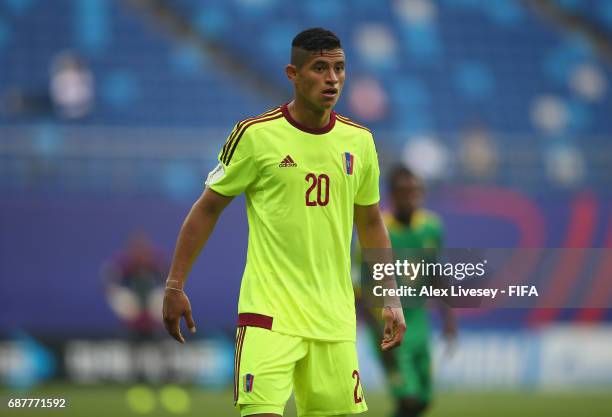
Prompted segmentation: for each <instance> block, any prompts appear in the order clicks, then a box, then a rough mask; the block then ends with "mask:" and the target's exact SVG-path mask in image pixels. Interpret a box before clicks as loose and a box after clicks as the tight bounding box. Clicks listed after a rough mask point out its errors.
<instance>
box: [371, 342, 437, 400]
mask: <svg viewBox="0 0 612 417" xmlns="http://www.w3.org/2000/svg"><path fill="white" fill-rule="evenodd" d="M389 354H390V355H392V356H393V360H391V361H389V360H384V361H383V363H384V364H385V370H386V372H387V377H388V379H389V385H390V387H391V393H392V394H393V396H394V397H398V398H406V397H408V398H418V399H419V400H421V401H423V402H424V403H428V402H429V401H430V400H431V392H432V387H431V386H432V377H431V354H430V351H429V346H428V344H427V343H426V342H423V343H419V344H416V345H411V343H410V342H408V343H402V344H401V345H400V346H398V347H397V348H396V349H394V350H393V351H391V352H389Z"/></svg>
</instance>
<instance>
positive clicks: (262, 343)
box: [163, 28, 406, 416]
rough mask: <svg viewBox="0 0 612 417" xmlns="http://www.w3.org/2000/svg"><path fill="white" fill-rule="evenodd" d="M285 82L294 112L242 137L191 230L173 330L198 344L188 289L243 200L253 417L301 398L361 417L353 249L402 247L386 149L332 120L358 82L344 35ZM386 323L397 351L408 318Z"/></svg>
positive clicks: (184, 234)
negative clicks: (385, 169)
mask: <svg viewBox="0 0 612 417" xmlns="http://www.w3.org/2000/svg"><path fill="white" fill-rule="evenodd" d="M285 72H286V74H287V77H288V78H289V80H290V81H291V83H292V84H293V87H294V98H293V100H292V101H291V102H290V103H288V104H284V105H282V106H280V107H277V108H274V109H272V110H269V111H267V112H265V113H263V114H261V115H260V116H257V117H251V118H248V119H245V120H243V121H241V122H239V123H237V124H236V126H235V127H234V129H233V131H232V133H231V134H230V136H229V137H228V139H227V141H226V142H225V145H224V146H223V149H222V150H221V152H220V153H219V165H217V167H216V168H215V169H214V170H213V171H211V173H210V174H209V175H208V178H207V180H206V186H207V187H206V189H205V191H204V193H203V194H202V196H201V197H200V198H199V199H198V200H197V201H196V203H195V204H194V205H193V207H192V209H191V211H190V212H189V214H188V216H187V218H186V220H185V222H184V224H183V226H182V228H181V231H180V234H179V237H178V241H177V245H176V249H175V253H174V259H173V262H172V267H171V271H170V274H169V277H168V280H167V289H166V293H165V299H164V309H163V314H164V322H165V325H166V328H167V329H168V331H169V333H170V334H171V335H172V336H173V337H174V338H175V339H177V340H178V341H179V342H181V343H184V341H185V339H184V337H183V335H182V334H181V331H180V326H179V322H180V319H181V317H184V318H185V321H186V324H187V327H188V328H189V329H190V330H191V331H192V332H195V322H194V320H193V318H192V314H191V307H190V304H189V300H188V298H187V295H186V294H185V292H184V290H183V288H184V284H185V280H186V279H187V275H188V273H189V271H190V269H191V266H192V264H193V262H194V260H195V259H196V257H197V256H198V253H199V252H200V250H201V249H202V247H203V246H204V245H205V243H206V241H207V239H208V237H209V236H210V234H211V232H212V230H213V228H214V226H215V223H216V221H217V219H218V218H219V215H220V214H221V212H222V211H223V209H224V208H225V207H226V206H227V205H228V204H229V203H230V201H231V200H232V198H233V197H234V196H236V195H238V194H241V193H244V194H245V196H246V206H247V216H248V220H249V241H248V251H247V261H246V266H245V271H244V275H243V277H242V285H241V289H240V300H239V303H238V330H237V335H236V353H235V367H234V370H235V377H234V401H235V403H236V404H237V405H238V406H239V408H240V413H241V415H242V416H247V415H248V416H279V415H282V414H283V410H284V407H285V403H286V402H287V400H288V398H289V396H290V394H291V391H292V389H294V391H295V400H296V405H297V409H298V415H300V416H311V415H317V416H332V415H334V416H335V415H347V414H355V413H361V412H364V411H366V410H367V406H366V403H365V399H364V396H363V390H362V387H361V384H360V376H359V365H358V362H357V354H356V350H355V333H356V325H355V303H354V296H353V290H352V283H351V276H350V246H351V236H352V228H353V223H354V224H355V225H356V229H357V234H358V237H359V241H360V244H361V246H362V247H364V248H389V247H390V241H389V238H388V235H387V231H386V229H385V226H384V223H383V220H382V216H381V214H380V211H379V207H378V201H379V190H378V177H379V167H378V161H377V155H376V149H375V147H374V141H373V138H372V134H371V132H370V131H369V130H368V129H367V128H365V127H363V126H361V125H359V124H357V123H355V122H353V121H351V120H350V119H348V118H346V117H344V116H341V115H339V114H336V113H335V112H334V111H333V107H334V105H335V104H336V103H337V101H338V98H339V97H340V93H341V92H342V87H343V85H344V80H345V57H344V51H343V50H342V46H341V44H340V40H339V39H338V38H337V37H336V35H335V34H333V33H332V32H330V31H327V30H324V29H320V28H316V29H309V30H306V31H303V32H301V33H300V34H298V35H297V36H296V37H295V38H294V39H293V42H292V49H291V63H290V64H288V65H287V66H286V68H285ZM382 315H383V317H382V318H383V321H384V323H385V325H384V333H383V340H382V343H381V348H382V349H383V350H388V349H391V348H394V347H396V346H398V345H399V344H400V343H401V340H402V338H403V335H404V332H405V329H406V327H405V323H404V317H403V312H402V309H401V308H393V307H390V306H389V307H385V308H384V309H383V313H382Z"/></svg>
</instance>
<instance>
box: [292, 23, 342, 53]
mask: <svg viewBox="0 0 612 417" xmlns="http://www.w3.org/2000/svg"><path fill="white" fill-rule="evenodd" d="M291 47H293V48H300V49H304V50H306V51H322V50H330V49H338V48H342V45H341V44H340V39H338V37H337V36H336V34H335V33H334V32H332V31H330V30H327V29H323V28H311V29H306V30H304V31H302V32H300V33H298V34H297V35H296V37H295V38H293V41H292V42H291Z"/></svg>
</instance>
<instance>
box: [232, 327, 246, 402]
mask: <svg viewBox="0 0 612 417" xmlns="http://www.w3.org/2000/svg"><path fill="white" fill-rule="evenodd" d="M245 334H246V327H239V328H238V335H237V336H236V350H235V352H234V405H236V403H237V402H238V384H239V383H240V358H241V356H242V345H243V343H244V335H245Z"/></svg>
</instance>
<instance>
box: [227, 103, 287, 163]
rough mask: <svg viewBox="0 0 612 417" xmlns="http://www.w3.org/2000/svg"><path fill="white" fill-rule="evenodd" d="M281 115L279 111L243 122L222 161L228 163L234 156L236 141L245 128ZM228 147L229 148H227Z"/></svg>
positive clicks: (278, 117) (238, 140)
mask: <svg viewBox="0 0 612 417" xmlns="http://www.w3.org/2000/svg"><path fill="white" fill-rule="evenodd" d="M281 117H283V116H282V114H280V113H272V114H270V115H269V116H265V117H260V118H258V119H253V120H251V121H250V122H247V123H245V124H244V125H243V126H242V128H241V130H240V133H239V134H238V136H237V137H236V140H235V141H234V143H233V145H232V146H231V148H232V149H231V151H229V154H228V155H227V156H226V158H225V161H223V162H224V163H225V165H229V164H230V162H231V161H232V156H234V152H235V151H236V147H237V146H238V142H240V138H242V135H243V134H244V132H246V130H247V129H248V128H249V127H251V126H253V125H255V124H257V123H263V122H269V121H270V120H275V119H280V118H281ZM228 149H229V148H228Z"/></svg>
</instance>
